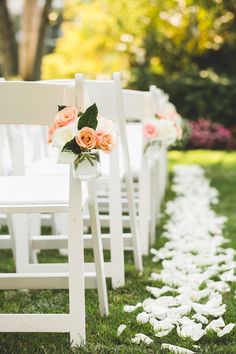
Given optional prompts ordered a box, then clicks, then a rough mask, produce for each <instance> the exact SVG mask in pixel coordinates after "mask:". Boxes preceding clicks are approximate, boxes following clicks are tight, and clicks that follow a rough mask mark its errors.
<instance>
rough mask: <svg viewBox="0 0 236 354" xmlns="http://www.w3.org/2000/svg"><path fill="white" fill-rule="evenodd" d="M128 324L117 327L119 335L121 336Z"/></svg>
mask: <svg viewBox="0 0 236 354" xmlns="http://www.w3.org/2000/svg"><path fill="white" fill-rule="evenodd" d="M126 327H127V326H126V325H125V324H121V325H120V326H119V327H118V328H117V335H118V336H120V335H121V334H122V333H123V332H124V330H125V329H126Z"/></svg>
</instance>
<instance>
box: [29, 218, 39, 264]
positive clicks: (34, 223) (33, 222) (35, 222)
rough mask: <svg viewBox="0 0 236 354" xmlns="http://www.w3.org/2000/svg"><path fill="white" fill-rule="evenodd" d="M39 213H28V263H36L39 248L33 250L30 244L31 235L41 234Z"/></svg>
mask: <svg viewBox="0 0 236 354" xmlns="http://www.w3.org/2000/svg"><path fill="white" fill-rule="evenodd" d="M40 217H41V215H40V214H30V215H29V237H30V239H29V257H30V263H38V257H37V254H38V252H39V250H35V249H33V248H32V246H31V237H32V236H38V235H41V218H40Z"/></svg>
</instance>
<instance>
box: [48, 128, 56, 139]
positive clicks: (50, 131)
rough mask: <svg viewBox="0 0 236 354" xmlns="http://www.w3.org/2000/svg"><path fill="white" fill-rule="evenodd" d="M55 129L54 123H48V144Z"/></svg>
mask: <svg viewBox="0 0 236 354" xmlns="http://www.w3.org/2000/svg"><path fill="white" fill-rule="evenodd" d="M55 130H56V128H55V126H54V124H53V125H50V127H48V144H50V143H51V142H52V136H53V133H54V131H55Z"/></svg>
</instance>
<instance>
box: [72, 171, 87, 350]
mask: <svg viewBox="0 0 236 354" xmlns="http://www.w3.org/2000/svg"><path fill="white" fill-rule="evenodd" d="M81 200H82V191H81V182H80V181H79V180H75V179H74V178H73V173H72V168H71V172H70V201H71V203H70V205H69V237H68V263H69V299H70V300H69V301H70V319H71V320H70V321H71V324H70V341H71V346H72V347H75V346H80V345H81V344H83V343H84V342H85V280H84V240H83V215H82V203H81Z"/></svg>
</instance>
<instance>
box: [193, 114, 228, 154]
mask: <svg viewBox="0 0 236 354" xmlns="http://www.w3.org/2000/svg"><path fill="white" fill-rule="evenodd" d="M190 126H191V135H190V139H189V143H188V146H187V148H190V149H215V150H223V149H227V150H229V149H232V148H233V147H234V141H233V140H234V139H233V134H232V133H231V131H230V129H228V128H226V127H224V126H223V125H222V124H219V123H214V122H212V121H210V120H208V119H204V118H199V119H198V120H197V121H193V122H190Z"/></svg>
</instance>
